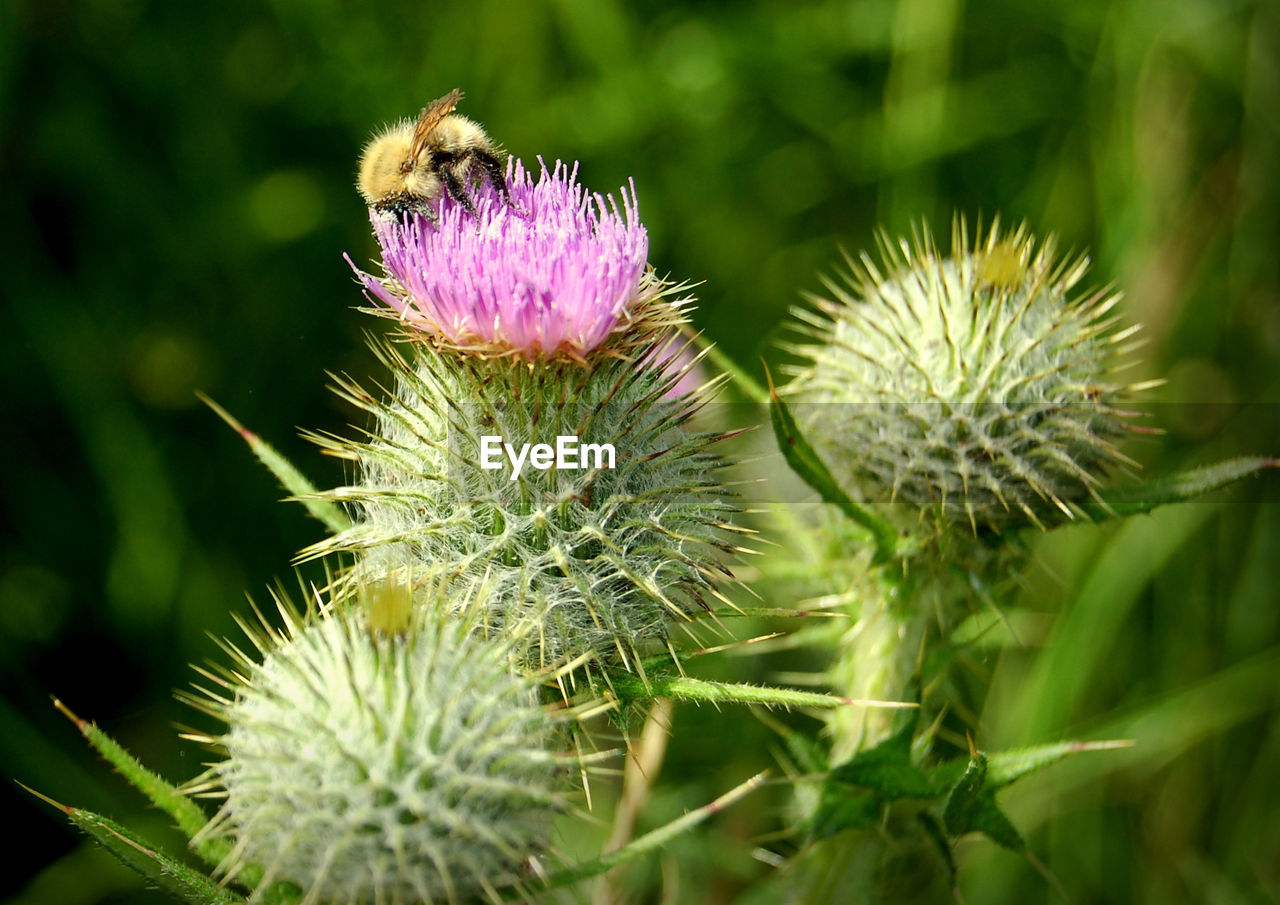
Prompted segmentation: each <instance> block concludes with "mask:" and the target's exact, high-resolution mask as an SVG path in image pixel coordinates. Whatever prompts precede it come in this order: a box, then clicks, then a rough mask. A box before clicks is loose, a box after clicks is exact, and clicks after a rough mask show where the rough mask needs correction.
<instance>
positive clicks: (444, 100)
mask: <svg viewBox="0 0 1280 905" xmlns="http://www.w3.org/2000/svg"><path fill="white" fill-rule="evenodd" d="M460 100H462V92H461V91H459V90H458V89H457V88H454V89H453V90H452V91H450V92H449V93H448V94H446V95H445V96H444V97H438V98H436V99H435V100H433V101H432V102H431V103H429V104H427V105H426V106H425V107H423V108H422V112H421V113H419V114H418V122H417V123H416V124H415V125H414V127H413V141H412V142H410V144H409V155H408V156H407V157H406V158H405V159H404V163H403V164H402V165H401V169H402V170H404V171H405V172H408V171H409V170H412V169H413V168H414V166H416V165H417V163H418V158H419V157H421V156H422V152H423V151H425V150H426V149H427V139H428V138H429V137H430V136H431V133H432V132H434V131H435V129H436V126H438V125H440V120H442V119H444V118H445V117H446V116H448V115H449V114H450V113H452V112H453V108H454V107H456V106H458V101H460Z"/></svg>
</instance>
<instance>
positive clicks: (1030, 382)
mask: <svg viewBox="0 0 1280 905" xmlns="http://www.w3.org/2000/svg"><path fill="white" fill-rule="evenodd" d="M883 244H884V265H883V272H882V270H881V268H880V267H879V266H877V265H876V264H875V263H873V262H872V261H871V260H870V259H869V258H866V257H865V256H864V258H863V260H862V262H861V264H860V265H857V266H854V267H853V269H852V272H851V273H850V274H849V275H848V276H847V277H846V279H845V281H844V284H843V285H841V284H839V283H836V282H834V281H828V288H829V289H830V290H831V292H832V293H833V298H831V299H829V300H821V299H820V300H817V301H818V306H819V311H818V313H817V314H816V315H815V314H812V313H806V315H805V317H806V319H807V320H808V322H809V328H810V329H809V333H810V336H811V338H812V340H813V341H812V342H811V343H810V344H808V345H805V346H801V347H799V348H798V349H797V350H796V351H798V352H799V353H800V354H802V355H804V356H805V357H806V358H808V359H809V362H810V363H809V365H808V366H807V367H805V368H804V369H802V370H800V371H798V372H797V373H796V377H795V380H794V381H793V382H792V384H791V386H790V389H789V393H790V395H791V398H792V399H793V400H795V401H798V402H809V403H815V404H814V405H809V406H800V407H799V408H800V412H799V414H798V417H799V418H800V420H801V421H802V423H805V422H807V427H809V428H811V430H810V431H809V435H810V437H811V440H812V442H813V444H814V447H815V449H817V451H818V452H819V454H820V455H821V456H822V457H823V458H824V459H825V460H826V462H827V465H828V466H829V467H830V468H831V470H832V472H833V474H835V475H836V476H837V478H838V479H839V480H841V481H842V483H844V485H845V489H846V490H847V491H848V492H850V493H852V494H855V495H856V496H858V497H860V498H862V499H864V500H868V501H872V502H886V501H895V502H900V503H906V504H910V505H912V506H915V507H917V508H919V509H922V510H929V511H933V512H935V513H937V514H938V515H939V516H940V517H941V521H942V522H943V523H958V524H964V525H968V526H969V527H970V528H971V529H972V530H974V531H976V530H977V529H978V528H980V527H984V528H996V529H999V528H1001V527H1002V526H1006V525H1013V524H1017V523H1019V522H1030V523H1032V524H1037V525H1041V526H1044V525H1046V524H1048V523H1051V522H1053V521H1061V520H1063V519H1066V518H1071V517H1073V516H1074V515H1075V514H1076V513H1077V508H1076V507H1075V505H1074V504H1075V502H1076V501H1078V500H1080V499H1081V497H1083V496H1085V495H1088V494H1094V493H1096V490H1095V488H1096V487H1097V486H1098V484H1099V483H1100V482H1101V479H1102V473H1103V472H1104V471H1105V470H1106V469H1107V467H1108V466H1110V465H1112V464H1114V463H1116V462H1119V461H1122V460H1123V456H1122V455H1121V454H1120V453H1119V452H1118V451H1117V449H1116V447H1115V446H1114V441H1115V440H1116V439H1117V438H1118V437H1119V436H1120V434H1121V433H1122V432H1123V430H1124V427H1125V425H1124V422H1125V418H1126V416H1127V415H1128V414H1129V413H1127V412H1124V411H1122V410H1121V409H1119V408H1118V407H1117V403H1118V402H1119V401H1120V400H1121V399H1122V398H1123V397H1124V396H1125V395H1126V393H1127V392H1128V391H1129V390H1130V389H1132V388H1126V387H1124V386H1122V385H1120V384H1117V383H1115V382H1113V372H1114V371H1115V369H1116V358H1117V350H1118V347H1119V346H1118V344H1119V343H1120V342H1122V341H1123V340H1124V339H1126V338H1127V337H1130V336H1132V334H1133V332H1134V330H1135V329H1136V328H1130V329H1123V330H1121V329H1117V319H1116V317H1115V316H1114V314H1113V309H1114V308H1115V306H1116V304H1117V302H1118V301H1119V296H1118V294H1116V293H1108V292H1105V291H1102V292H1093V293H1088V294H1085V295H1083V296H1073V295H1072V294H1071V293H1072V290H1073V289H1074V287H1075V286H1076V284H1077V283H1079V281H1080V280H1081V278H1082V277H1083V276H1084V274H1085V271H1086V269H1087V267H1088V262H1087V260H1086V259H1084V258H1077V259H1075V260H1068V261H1065V262H1064V261H1059V260H1058V259H1057V258H1056V257H1055V252H1054V245H1053V242H1052V240H1049V241H1046V242H1043V243H1039V242H1037V241H1036V239H1035V238H1034V237H1032V236H1030V235H1029V234H1028V233H1027V231H1026V230H1025V229H1024V228H1020V229H1018V230H1016V231H1013V232H1011V233H1002V232H1001V231H1000V229H999V227H998V224H997V225H994V226H993V227H992V228H991V230H990V231H989V232H988V233H987V234H986V236H985V237H984V238H983V239H982V241H981V242H980V243H979V245H978V246H977V247H970V243H969V240H968V238H967V235H966V232H965V227H964V224H963V222H957V225H956V228H955V229H954V231H953V239H952V251H951V254H950V256H948V257H944V256H943V255H941V254H940V253H939V252H938V251H937V249H936V248H935V246H934V244H933V241H932V240H931V239H930V237H929V236H928V234H927V233H926V234H925V235H923V236H922V237H920V238H918V239H917V241H916V243H915V244H914V245H912V244H909V243H907V242H906V241H902V242H900V243H898V244H897V245H896V246H894V245H891V244H890V243H889V242H888V241H887V240H886V241H885V242H884V243H883Z"/></svg>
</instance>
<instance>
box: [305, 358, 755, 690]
mask: <svg viewBox="0 0 1280 905" xmlns="http://www.w3.org/2000/svg"><path fill="white" fill-rule="evenodd" d="M375 351H376V352H377V353H378V354H379V355H380V356H381V358H382V359H383V360H384V361H385V362H386V364H387V365H388V366H389V367H390V369H391V371H392V373H393V374H394V375H395V379H396V384H395V388H394V390H393V392H392V393H391V395H390V397H389V398H387V399H378V398H376V397H375V396H373V395H372V394H370V393H367V392H365V391H364V390H362V389H360V388H359V387H357V386H355V385H354V384H351V383H349V382H343V384H342V386H341V387H340V392H341V393H342V394H343V395H344V396H345V397H346V398H347V399H348V400H349V401H351V402H353V403H355V404H356V405H358V406H360V407H362V408H364V409H365V410H367V411H368V412H369V413H371V415H372V416H373V419H374V424H373V426H372V428H371V429H370V430H369V431H368V438H367V439H366V440H365V441H363V442H356V441H348V440H342V439H333V438H317V440H318V442H320V443H322V444H323V445H325V446H327V447H328V448H329V450H330V451H331V452H333V453H335V454H337V455H339V456H343V457H345V458H348V459H352V460H354V461H355V462H356V463H357V464H358V480H357V481H356V482H355V483H353V484H352V485H351V486H347V487H340V488H337V489H335V490H332V491H330V492H329V493H328V494H327V496H328V497H329V498H330V499H332V500H335V501H338V502H341V503H344V504H347V505H348V506H349V507H351V508H352V510H353V512H354V514H355V516H356V521H355V524H354V525H353V526H352V527H351V528H350V529H348V530H346V531H344V532H342V533H340V534H338V535H336V536H334V537H332V538H330V539H328V540H326V541H324V542H322V543H321V544H318V545H317V546H316V547H314V548H313V549H312V550H311V551H309V552H310V553H311V554H312V555H323V554H327V553H332V552H341V553H346V554H354V555H355V556H356V558H357V564H356V566H355V567H354V569H353V570H352V573H351V575H352V577H353V579H354V580H355V581H357V582H359V583H367V582H371V581H376V580H378V579H380V578H383V577H385V576H388V575H404V576H407V577H406V579H405V580H406V581H408V582H409V583H410V584H411V585H416V583H417V581H418V580H419V578H420V577H422V576H431V575H433V574H435V572H436V571H437V570H443V571H444V572H445V573H446V574H450V575H455V576H462V577H465V578H469V579H472V580H484V581H485V582H487V585H488V587H489V588H490V593H488V594H487V595H486V597H485V602H484V606H485V608H486V617H485V618H486V620H487V622H488V625H489V627H490V628H491V629H493V630H495V631H510V630H515V629H517V628H518V627H519V626H521V625H524V626H534V627H535V628H534V630H533V632H532V633H531V634H532V641H533V643H532V644H531V646H530V648H529V650H528V659H529V664H528V665H530V666H532V667H534V668H538V667H541V666H545V665H550V664H554V663H559V662H562V661H564V660H566V659H568V660H573V659H577V658H579V657H584V656H586V657H587V658H588V659H591V660H597V661H607V662H610V663H620V664H622V665H624V666H627V667H634V666H635V665H636V662H637V657H638V656H639V655H640V654H641V653H643V652H644V650H645V649H646V648H649V647H651V646H653V645H654V644H660V643H661V642H663V641H665V639H667V637H668V634H669V631H670V629H671V627H672V625H673V624H683V623H687V622H688V621H689V620H691V619H692V618H693V617H694V616H695V615H696V614H698V613H699V612H702V611H705V610H707V609H709V600H710V598H712V597H718V596H719V595H720V592H719V591H718V590H717V582H718V581H719V580H722V579H724V578H725V577H727V576H728V571H727V570H726V569H725V568H724V566H722V565H721V564H720V560H721V559H722V558H723V555H724V554H731V553H732V552H733V551H734V550H735V549H736V548H735V547H734V546H733V545H732V544H731V543H730V542H729V540H728V538H729V536H730V532H732V531H733V530H734V529H733V527H732V526H731V525H730V524H729V523H728V522H727V519H728V517H729V516H730V515H731V514H732V513H733V511H734V507H733V505H732V504H731V502H730V501H729V500H728V499H727V498H728V496H729V494H728V493H727V492H726V491H725V490H724V488H723V487H722V486H721V485H720V483H719V481H718V479H717V477H716V471H717V469H718V468H719V467H720V464H721V462H720V460H719V457H718V456H717V455H716V454H715V453H714V452H713V451H712V450H711V448H710V447H711V445H712V444H713V443H714V442H715V441H716V440H717V439H718V436H717V435H714V434H704V433H695V432H693V431H690V430H686V429H685V427H684V424H685V422H686V421H687V420H688V419H689V418H690V416H691V415H692V413H693V412H694V411H695V410H696V409H697V408H698V407H700V406H701V404H702V399H701V398H700V397H699V396H697V395H693V396H680V397H676V398H669V396H668V392H669V390H670V389H671V387H672V386H673V385H674V384H675V383H676V382H677V381H678V380H679V379H680V378H681V377H682V376H683V373H684V370H687V369H683V370H682V369H681V368H679V367H663V366H661V365H659V364H656V363H655V360H656V359H657V357H658V352H659V351H660V349H651V350H649V351H641V352H640V353H639V354H638V356H637V357H638V358H639V361H633V360H625V359H621V358H601V359H598V360H596V361H594V362H593V363H592V364H591V366H589V367H583V366H581V365H578V364H575V363H573V362H567V361H560V362H545V363H542V364H540V365H538V366H536V367H530V366H528V365H526V364H524V363H522V362H515V361H510V360H504V359H486V358H481V357H476V356H460V355H457V354H456V353H453V352H451V351H449V350H441V349H437V348H436V347H435V346H434V345H433V344H429V343H425V344H424V343H395V344H381V345H378V346H375ZM646 362H647V363H646Z"/></svg>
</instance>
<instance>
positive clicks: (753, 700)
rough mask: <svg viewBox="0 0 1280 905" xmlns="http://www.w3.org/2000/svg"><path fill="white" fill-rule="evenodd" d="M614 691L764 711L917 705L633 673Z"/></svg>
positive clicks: (626, 696) (613, 680)
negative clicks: (747, 706) (760, 707)
mask: <svg viewBox="0 0 1280 905" xmlns="http://www.w3.org/2000/svg"><path fill="white" fill-rule="evenodd" d="M609 681H610V684H611V685H612V686H613V690H614V691H615V692H617V694H618V697H619V698H621V699H622V700H623V701H624V702H627V703H630V702H631V701H636V700H644V699H647V698H660V697H667V698H674V699H676V700H679V701H696V702H700V703H711V704H761V705H763V706H765V707H787V708H790V707H817V708H822V709H831V708H836V707H847V706H859V707H867V708H889V709H901V708H903V707H914V706H916V705H915V704H912V703H904V702H900V701H892V700H883V699H872V698H851V697H841V696H839V695H831V694H823V693H822V692H816V691H797V690H795V689H793V688H774V687H772V686H768V685H738V684H733V683H729V682H708V681H706V680H704V679H691V678H689V677H687V676H663V675H656V676H655V675H651V676H648V677H647V682H646V680H645V679H641V678H640V677H639V676H637V675H634V674H632V673H619V674H616V675H611V676H610V677H609Z"/></svg>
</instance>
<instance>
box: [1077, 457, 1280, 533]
mask: <svg viewBox="0 0 1280 905" xmlns="http://www.w3.org/2000/svg"><path fill="white" fill-rule="evenodd" d="M1278 466H1280V459H1276V458H1271V457H1265V458H1264V457H1253V458H1241V459H1228V460H1227V461H1225V462H1218V463H1216V464H1213V465H1205V466H1202V467H1200V468H1192V469H1190V470H1189V471H1183V472H1179V473H1178V474H1174V475H1168V476H1166V477H1162V478H1156V479H1154V480H1152V481H1147V482H1146V483H1144V484H1139V485H1138V486H1136V487H1121V488H1117V489H1114V490H1106V491H1102V492H1101V493H1100V494H1099V496H1100V497H1101V498H1102V500H1101V502H1099V501H1098V500H1092V501H1090V502H1088V503H1086V504H1084V511H1085V513H1086V514H1087V515H1088V516H1089V517H1090V518H1092V519H1094V520H1095V521H1105V520H1106V519H1109V518H1116V517H1119V516H1126V515H1141V514H1143V513H1146V512H1150V511H1151V510H1153V509H1155V508H1157V507H1159V506H1164V505H1165V504H1167V503H1185V502H1187V501H1189V500H1194V499H1196V498H1197V497H1201V496H1204V495H1205V494H1206V493H1212V492H1213V491H1215V490H1221V489H1222V488H1224V487H1226V486H1228V485H1230V484H1234V483H1235V482H1236V481H1239V480H1243V479H1244V478H1247V477H1251V476H1253V475H1256V474H1259V473H1261V472H1263V471H1266V470H1267V469H1269V468H1276V467H1278Z"/></svg>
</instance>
